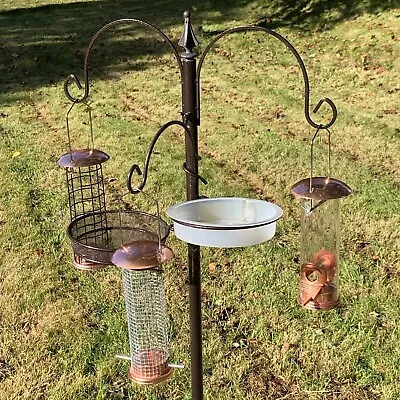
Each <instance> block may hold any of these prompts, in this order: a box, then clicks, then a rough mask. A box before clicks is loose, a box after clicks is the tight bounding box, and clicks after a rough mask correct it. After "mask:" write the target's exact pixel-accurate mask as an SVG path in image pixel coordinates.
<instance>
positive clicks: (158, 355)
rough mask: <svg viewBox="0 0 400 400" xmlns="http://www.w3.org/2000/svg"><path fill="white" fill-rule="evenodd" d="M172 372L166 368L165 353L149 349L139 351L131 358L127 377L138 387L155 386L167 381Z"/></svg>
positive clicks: (168, 367)
mask: <svg viewBox="0 0 400 400" xmlns="http://www.w3.org/2000/svg"><path fill="white" fill-rule="evenodd" d="M173 372H174V371H173V369H172V368H171V367H170V366H168V360H167V356H166V353H165V351H163V350H157V349H149V350H141V351H140V352H138V353H136V354H135V355H134V356H133V357H132V365H131V368H130V369H129V377H130V378H131V380H132V381H133V382H135V383H138V384H140V385H156V384H157V383H161V382H163V381H165V380H167V379H168V378H169V377H170V376H171V375H172V374H173Z"/></svg>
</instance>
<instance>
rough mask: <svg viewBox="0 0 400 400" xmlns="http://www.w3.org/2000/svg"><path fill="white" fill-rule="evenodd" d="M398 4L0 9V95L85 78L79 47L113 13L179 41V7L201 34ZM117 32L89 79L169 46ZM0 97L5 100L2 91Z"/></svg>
mask: <svg viewBox="0 0 400 400" xmlns="http://www.w3.org/2000/svg"><path fill="white" fill-rule="evenodd" d="M398 4H399V2H398V1H390V0H383V1H380V2H378V1H376V0H365V1H354V2H348V1H347V0H335V1H331V0H315V1H309V0H300V1H295V0H275V1H273V0H272V1H271V2H268V3H267V2H265V3H264V2H261V1H260V2H258V3H257V2H256V3H254V2H250V0H234V1H229V2H227V1H225V0H209V1H204V2H201V3H200V4H196V2H195V1H194V0H189V1H183V0H159V1H155V2H152V3H151V5H150V6H149V4H148V3H147V2H144V1H142V0H129V1H128V0H117V1H112V0H100V1H87V2H80V3H66V4H56V5H46V6H41V7H36V8H21V9H14V10H10V11H3V12H0V49H1V52H2V54H3V60H2V62H1V64H0V93H1V92H2V93H7V92H8V93H12V94H13V95H14V97H15V95H19V96H22V95H23V94H22V92H25V91H28V90H31V89H35V88H38V87H42V86H46V85H51V84H53V83H55V82H60V81H62V80H63V79H64V78H65V76H66V75H68V74H70V73H76V74H77V75H78V77H79V78H81V79H83V73H82V67H83V59H84V52H85V50H86V48H87V46H88V44H89V41H90V39H91V37H92V35H93V34H94V33H95V32H96V31H97V30H98V29H99V28H100V27H102V26H103V25H105V24H106V23H108V22H110V21H112V20H115V19H118V18H123V17H132V18H139V19H143V20H145V21H147V22H150V23H152V24H154V25H156V26H157V27H159V28H160V29H161V30H163V31H164V32H165V33H167V35H168V36H169V37H170V38H171V39H172V41H173V43H177V41H178V40H179V35H180V32H181V28H182V11H183V10H185V9H189V10H191V11H192V12H193V24H194V26H195V30H196V31H197V32H198V33H199V36H200V38H201V36H204V37H207V36H211V35H213V34H215V33H216V32H217V31H213V30H212V29H211V30H207V26H210V27H211V28H213V27H214V28H215V24H219V25H222V28H223V27H224V26H228V24H230V26H232V21H233V20H236V21H240V22H239V23H240V24H243V23H258V24H260V25H266V26H268V27H272V28H279V27H280V26H296V25H301V26H302V29H309V30H311V29H315V28H327V27H329V26H331V25H332V24H335V23H337V22H339V21H340V20H342V19H345V18H352V17H355V16H357V15H360V14H362V13H365V12H369V13H372V12H379V11H381V10H383V9H385V8H388V7H392V8H394V7H395V6H398ZM202 25H204V27H203V28H202ZM212 25H213V27H212ZM218 29H219V27H218ZM296 29H298V28H296ZM118 30H119V34H118V35H113V34H112V32H108V33H106V34H104V35H103V37H102V38H101V40H99V42H98V43H96V45H95V48H94V51H93V54H92V56H91V60H90V63H91V65H96V68H93V72H92V73H93V75H92V77H94V78H96V77H101V78H103V79H104V78H107V77H110V76H112V75H115V74H119V73H122V72H125V71H128V70H135V69H136V70H137V69H142V68H148V67H150V66H151V65H152V63H154V59H156V58H157V56H161V55H163V54H164V53H166V52H169V51H170V49H169V48H168V46H167V45H166V44H165V43H163V42H162V40H161V38H160V37H157V36H155V35H153V34H151V35H149V34H148V33H146V30H145V29H144V28H142V27H139V26H137V25H129V26H128V25H124V26H122V27H121V28H118ZM171 60H172V59H171ZM171 62H174V63H175V61H173V60H172V61H171ZM3 98H6V99H8V101H11V97H8V96H7V95H6V96H3Z"/></svg>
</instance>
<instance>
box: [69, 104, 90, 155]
mask: <svg viewBox="0 0 400 400" xmlns="http://www.w3.org/2000/svg"><path fill="white" fill-rule="evenodd" d="M77 103H78V102H77V101H74V102H73V103H72V105H71V107H70V108H69V110H68V111H67V114H66V117H65V120H66V124H67V135H68V148H69V154H70V156H71V161H72V144H71V133H70V127H69V114H70V113H71V111H72V109H73V108H74V107H75V104H77ZM82 104H84V105H85V106H86V110H87V112H88V115H89V129H90V131H89V132H90V133H89V137H88V148H89V149H90V150H93V149H94V140H93V123H92V109H91V107H90V106H89V105H88V104H87V103H82Z"/></svg>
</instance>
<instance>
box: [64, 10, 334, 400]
mask: <svg viewBox="0 0 400 400" xmlns="http://www.w3.org/2000/svg"><path fill="white" fill-rule="evenodd" d="M120 24H139V25H141V26H144V27H146V28H147V29H149V30H151V31H153V32H155V33H156V34H158V35H159V36H160V37H161V38H162V40H163V41H164V42H165V43H166V44H167V45H168V46H169V48H170V50H171V51H172V53H173V55H174V56H175V60H176V62H177V64H178V67H179V70H180V78H181V84H182V109H181V110H179V111H180V114H181V116H182V122H180V121H170V122H168V123H166V124H165V125H164V126H163V127H162V128H161V129H160V130H159V131H158V132H157V134H156V135H155V137H154V139H153V141H152V142H151V145H150V149H149V152H148V154H147V158H146V162H145V167H144V174H143V180H142V183H141V184H140V186H139V187H137V188H132V187H131V184H130V178H131V176H132V174H133V172H136V173H137V174H139V175H141V174H142V173H141V170H140V168H139V167H138V166H137V165H135V166H134V167H133V168H132V170H131V173H130V174H129V178H128V187H129V188H130V191H131V192H132V193H140V192H141V191H142V189H143V188H144V186H145V184H146V180H147V173H148V166H149V162H150V157H151V154H152V151H153V148H154V145H155V142H156V141H157V139H158V137H159V136H160V134H161V133H162V132H163V131H164V130H165V129H167V128H168V127H169V126H171V125H179V126H181V127H182V128H183V129H184V130H185V149H186V150H185V155H186V161H185V163H184V164H183V169H184V171H185V173H186V198H187V202H185V203H182V204H180V205H176V206H172V207H171V208H170V209H169V210H168V213H169V214H170V216H171V218H172V219H173V220H174V225H175V227H176V232H177V235H178V237H180V238H181V239H182V240H184V241H186V242H188V263H187V265H188V281H189V303H190V304H189V306H190V307H189V308H190V352H191V392H192V400H201V399H203V362H202V332H201V331H202V328H201V321H202V316H201V269H200V246H201V245H207V246H217V247H235V246H250V245H253V244H256V243H261V242H263V241H266V240H269V239H270V238H272V236H273V235H274V233H275V223H276V221H277V219H279V217H280V215H281V210H280V209H279V207H277V206H273V205H272V206H269V205H268V206H266V205H265V204H260V203H257V200H254V199H226V198H218V199H204V201H201V200H200V199H201V196H200V194H199V181H200V182H202V183H204V184H205V183H207V182H206V181H205V179H204V178H202V177H201V176H200V175H199V173H198V161H199V159H200V157H199V156H198V126H200V93H201V90H200V87H201V83H200V76H201V68H202V66H203V63H204V61H205V59H206V56H207V55H208V54H209V52H210V50H211V49H212V48H213V47H214V45H215V44H216V43H217V42H218V41H219V40H220V39H221V38H223V37H225V36H227V35H230V34H235V33H241V32H248V31H253V32H260V33H263V34H267V35H269V36H272V37H274V38H275V39H277V40H279V41H280V42H281V43H283V44H284V45H285V46H286V48H287V49H288V50H289V52H290V53H291V54H292V55H293V56H294V57H295V59H296V61H297V63H298V65H299V67H300V70H301V72H302V76H303V81H304V115H305V118H306V121H307V122H308V124H309V125H311V126H312V127H313V128H315V129H327V128H329V127H330V126H332V125H333V124H334V122H335V120H336V117H337V110H336V106H335V104H334V103H333V102H332V100H330V99H329V98H324V99H322V100H320V101H319V102H318V104H317V105H316V107H315V108H314V110H313V112H315V113H316V112H318V110H319V109H320V108H321V106H322V105H323V104H324V103H326V104H327V105H328V106H329V107H330V109H331V113H332V116H331V119H330V121H329V122H328V123H326V124H320V123H316V122H314V121H313V119H312V118H311V116H310V110H309V109H310V87H309V80H308V75H307V71H306V68H305V65H304V63H303V60H302V59H301V57H300V55H299V54H298V52H297V51H296V49H295V48H294V47H293V45H292V44H291V43H290V42H289V41H288V40H287V39H286V38H284V37H283V36H281V35H280V34H279V33H277V32H274V31H272V30H270V29H268V28H264V27H261V26H240V27H236V28H232V29H228V30H226V31H224V32H222V33H220V34H219V35H217V36H216V37H215V38H214V39H213V40H212V41H211V42H210V43H209V44H208V45H207V46H206V47H205V49H204V51H203V53H202V54H201V56H200V57H199V62H198V64H197V54H196V52H195V47H196V46H197V45H198V44H199V42H198V40H197V39H196V36H195V34H194V31H193V28H192V25H191V20H190V13H189V12H187V11H186V12H185V13H184V30H183V34H182V36H181V38H180V40H179V42H178V45H179V46H180V47H181V48H183V52H182V53H181V54H179V53H178V50H177V48H176V47H175V45H174V44H173V43H172V42H171V40H170V39H169V38H168V37H167V36H166V35H165V34H164V33H163V32H162V31H160V30H159V29H158V28H157V27H155V26H154V25H151V24H149V23H148V22H145V21H142V20H139V19H133V18H126V19H120V20H117V21H113V22H111V23H109V24H107V25H105V26H104V27H103V28H101V29H100V30H99V31H98V32H97V33H96V34H95V35H94V36H93V38H92V40H91V42H90V43H89V47H88V50H87V52H86V55H85V61H84V75H85V85H84V94H83V95H82V97H80V98H77V97H74V96H73V95H72V94H71V93H70V91H69V86H70V84H76V85H77V86H78V88H79V89H83V87H82V85H81V83H80V81H79V79H78V78H77V77H76V76H75V75H73V74H71V75H69V76H68V77H67V79H66V81H65V84H64V90H65V93H66V96H67V97H68V98H69V99H70V100H71V101H72V102H74V103H84V102H85V101H86V100H87V99H88V96H89V90H90V85H89V68H88V66H89V56H90V53H91V51H92V48H93V46H94V44H95V42H96V40H97V39H98V38H99V37H100V36H101V34H102V33H103V32H105V31H107V30H109V29H112V28H113V27H115V26H117V25H120ZM229 202H230V203H231V206H232V207H230V208H229V209H231V210H236V211H234V212H233V213H234V215H230V216H229V215H228V216H227V215H226V214H225V215H224V214H223V213H222V214H221V212H220V211H218V209H222V210H227V208H226V206H227V204H228V203H229ZM191 203H193V204H191ZM212 203H214V204H212ZM233 203H235V204H234V205H233ZM264 203H267V202H264ZM221 204H222V207H221ZM268 204H270V203H268ZM239 209H241V211H240V212H239V211H238V210H239ZM196 215H197V217H196ZM85 217H86V214H85V215H84V216H83V218H85ZM106 217H107V230H108V231H109V232H110V230H109V226H110V215H109V213H108V212H107V213H106ZM153 217H154V218H155V221H156V223H159V217H157V216H153ZM78 218H81V217H78ZM78 218H76V219H75V220H77V219H78ZM89 218H90V217H89ZM71 224H73V222H71ZM126 227H127V228H129V221H127V225H126ZM139 229H140V228H139V227H136V231H138V230H139ZM127 230H128V229H127ZM117 231H118V229H117ZM155 231H156V232H157V229H156V230H155ZM109 232H108V233H109ZM153 232H154V230H153ZM167 234H168V230H167ZM70 236H71V235H70ZM72 236H74V237H73V238H72V239H73V240H75V242H76V243H78V244H79V245H82V242H84V240H82V239H81V237H82V238H84V237H85V233H84V232H83V233H82V234H78V235H76V234H75V235H72ZM161 236H162V234H161ZM200 236H201V237H202V239H201V241H200V239H196V237H200ZM209 236H210V237H211V236H212V239H208V237H209ZM223 236H227V237H228V236H229V239H227V240H226V241H224V240H221V237H223ZM242 237H247V239H246V240H244V239H243V238H242ZM165 238H166V236H165ZM143 240H150V242H153V244H150V247H151V246H155V244H154V242H157V243H156V246H159V242H158V241H157V240H156V241H155V240H154V238H153V239H151V238H150V239H143V238H138V237H136V238H135V239H134V240H123V243H124V244H125V248H123V249H122V250H121V249H119V250H117V248H118V247H119V245H118V246H117V247H116V248H114V244H113V245H108V246H107V247H106V248H105V249H96V251H95V253H96V254H95V257H94V259H95V261H97V262H98V261H99V260H101V263H103V264H107V263H108V264H110V263H111V257H112V259H113V262H114V263H116V264H117V265H118V264H121V268H123V269H124V267H123V265H122V264H124V262H125V261H126V259H125V261H124V258H123V261H121V260H120V259H119V258H118V257H117V254H120V252H121V251H125V253H126V254H125V255H124V257H125V258H126V257H127V258H128V259H131V258H132V257H133V259H135V260H136V261H137V256H138V252H139V253H140V251H141V250H143V249H142V248H141V246H144V245H145V244H144V243H142V245H140V243H138V242H140V241H143ZM83 246H85V244H84V243H83ZM86 247H88V246H86ZM92 247H95V246H92ZM112 248H114V250H113V251H112ZM152 248H153V250H154V247H152ZM115 250H117V252H116V253H115V254H114V252H115ZM157 251H158V252H157V253H156V254H157V255H156V257H155V258H156V260H158V261H157V262H156V263H155V264H156V265H154V266H152V268H149V269H148V270H147V269H146V270H144V271H143V270H142V271H136V270H135V269H134V268H133V267H132V268H133V269H129V271H124V272H123V274H124V279H123V280H124V288H125V292H126V299H127V313H128V321H129V320H130V318H131V317H132V318H133V315H134V314H135V311H134V310H136V309H140V310H142V312H144V310H150V311H148V312H149V313H150V314H151V315H154V313H156V312H157V310H159V311H160V312H161V313H160V314H159V316H158V317H155V320H157V321H163V319H164V311H163V310H164V308H163V304H164V303H163V302H164V297H163V291H162V285H161V281H160V275H159V270H160V269H161V268H160V264H161V263H162V262H161V261H162V257H161V254H162V249H160V248H158V250H157ZM97 253H99V254H97ZM104 253H106V254H105V255H106V256H107V257H106V258H105V259H103V258H101V257H100V255H104ZM109 253H111V256H110V254H109ZM167 253H168V251H167ZM113 254H114V256H113ZM120 255H121V254H120ZM167 258H168V257H167ZM136 261H135V263H136ZM135 263H133V264H135ZM128 264H129V265H131V264H130V263H129V262H128ZM130 268H131V267H130ZM135 268H136V267H135ZM143 273H145V274H149V275H147V277H146V278H145V279H146V283H145V284H144V285H145V287H146V290H147V286H149V288H150V287H157V289H156V292H157V294H158V297H157V299H155V301H154V304H152V302H153V299H152V298H149V299H148V301H147V302H145V303H143V302H142V300H143V299H141V298H137V297H132V298H130V296H131V294H132V293H136V292H137V290H138V288H139V287H141V286H142V285H143V282H142V280H143V279H144V277H145V275H140V274H143ZM151 282H152V283H151ZM154 285H155V286H154ZM151 290H152V289H149V291H151ZM146 312H147V311H146ZM141 321H147V322H146V323H145V325H147V324H150V326H153V322H152V321H150V322H148V319H147V316H146V317H143V318H142V316H140V315H139V316H138V317H137V318H136V317H135V318H133V319H132V320H131V322H129V323H130V326H129V332H130V344H131V353H132V354H131V356H130V357H128V359H129V360H130V361H131V370H130V376H131V378H132V379H133V380H135V381H136V382H139V381H140V382H142V383H150V382H155V381H158V380H163V379H164V378H166V377H168V376H169V375H170V369H169V367H170V364H168V361H167V360H168V354H167V353H168V352H167V349H166V345H165V335H164V333H163V332H161V334H160V338H161V339H160V341H159V342H158V341H157V342H155V343H154V344H152V343H153V342H152V341H151V340H152V339H150V338H148V337H147V336H146V332H145V330H144V328H143V329H142V327H143V323H142V322H141ZM161 325H162V326H163V327H164V323H163V322H161ZM153 328H154V329H152V331H156V332H158V330H157V327H154V326H153ZM162 329H164V328H162ZM162 329H161V331H162ZM138 330H139V331H140V333H137V331H138ZM140 337H143V338H144V339H143V342H144V345H142V343H141V342H140V343H139V341H140V340H141V339H139V338H140ZM150 364H151V366H152V368H153V369H151V371H149V370H148V369H147V366H148V365H150Z"/></svg>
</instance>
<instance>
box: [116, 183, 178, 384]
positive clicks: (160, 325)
mask: <svg viewBox="0 0 400 400" xmlns="http://www.w3.org/2000/svg"><path fill="white" fill-rule="evenodd" d="M140 192H141V193H143V194H145V195H146V196H147V197H148V198H150V199H151V200H152V201H153V202H154V203H155V204H156V206H157V215H152V214H146V215H147V219H148V218H149V217H150V216H151V217H152V219H151V222H152V224H143V223H142V231H143V227H145V228H146V231H147V232H148V233H151V235H152V237H149V236H147V235H146V236H141V235H137V236H135V237H132V236H130V237H129V238H128V237H123V238H121V240H120V243H121V246H120V247H119V248H118V249H117V250H116V251H115V253H114V254H113V255H112V258H111V261H112V262H113V263H114V264H115V265H117V266H118V267H120V268H121V269H122V282H123V290H124V298H125V305H126V315H127V320H128V332H129V345H130V351H131V356H130V361H131V367H130V370H129V375H130V377H131V379H132V380H133V381H134V382H136V383H140V384H144V385H151V384H156V383H159V382H162V381H164V380H166V379H168V378H169V377H170V376H171V375H172V368H171V366H170V365H169V363H168V358H169V354H168V329H167V316H166V307H165V295H164V282H163V270H162V267H161V265H162V264H163V263H165V262H168V261H170V260H171V259H172V258H173V252H172V250H171V249H170V248H169V247H168V246H166V245H165V244H164V243H165V239H166V237H167V236H168V233H169V229H168V230H166V229H165V225H164V224H165V222H164V221H163V220H162V219H161V218H160V209H159V204H158V202H157V201H156V200H154V199H153V198H152V197H151V196H149V195H148V194H146V193H144V192H142V191H140ZM148 222H150V220H149V219H148ZM122 225H123V224H121V226H122ZM142 231H141V232H142Z"/></svg>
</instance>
